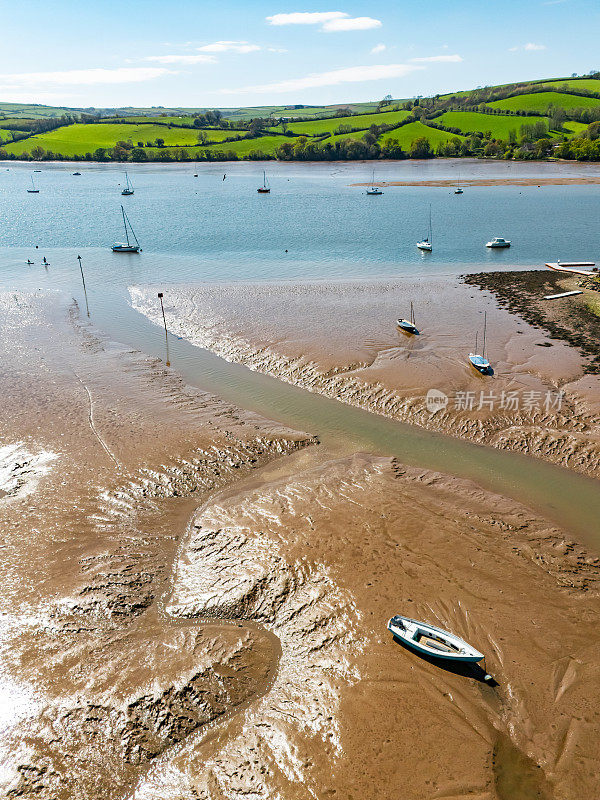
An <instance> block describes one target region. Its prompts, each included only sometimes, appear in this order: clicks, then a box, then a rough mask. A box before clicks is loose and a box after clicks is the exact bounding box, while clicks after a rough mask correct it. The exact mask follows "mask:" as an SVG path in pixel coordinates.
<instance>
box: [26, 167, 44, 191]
mask: <svg viewBox="0 0 600 800" xmlns="http://www.w3.org/2000/svg"><path fill="white" fill-rule="evenodd" d="M40 172H41V170H40ZM27 191H28V192H29V194H39V193H40V190H39V189H36V188H35V183H34V182H33V175H32V176H31V189H27Z"/></svg>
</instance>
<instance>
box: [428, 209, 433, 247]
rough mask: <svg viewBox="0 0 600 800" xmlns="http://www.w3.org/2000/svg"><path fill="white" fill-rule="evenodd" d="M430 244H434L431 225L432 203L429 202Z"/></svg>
mask: <svg viewBox="0 0 600 800" xmlns="http://www.w3.org/2000/svg"><path fill="white" fill-rule="evenodd" d="M429 244H431V245H432V244H433V228H432V227H431V203H429Z"/></svg>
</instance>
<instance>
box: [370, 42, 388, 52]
mask: <svg viewBox="0 0 600 800" xmlns="http://www.w3.org/2000/svg"><path fill="white" fill-rule="evenodd" d="M385 49H386V46H385V45H384V44H376V45H375V47H373V49H372V50H371V52H372V53H373V54H377V53H383V51H384V50H385Z"/></svg>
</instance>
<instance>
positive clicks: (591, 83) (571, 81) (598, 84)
mask: <svg viewBox="0 0 600 800" xmlns="http://www.w3.org/2000/svg"><path fill="white" fill-rule="evenodd" d="M541 83H542V84H543V85H544V86H557V87H558V88H559V89H562V87H563V86H568V87H569V89H573V90H574V91H577V90H578V89H583V90H585V91H587V92H600V80H598V79H597V78H567V80H565V81H541Z"/></svg>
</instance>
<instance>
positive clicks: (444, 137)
mask: <svg viewBox="0 0 600 800" xmlns="http://www.w3.org/2000/svg"><path fill="white" fill-rule="evenodd" d="M422 136H424V137H425V138H426V139H428V141H429V143H430V144H431V146H432V147H433V148H434V149H435V148H436V147H437V146H438V144H441V143H444V144H445V143H446V142H449V141H450V140H451V139H463V138H464V137H463V136H457V135H456V134H454V133H448V132H447V131H438V130H436V128H428V127H427V125H423V123H422V122H409V123H408V125H403V126H402V127H401V128H397V129H396V130H395V131H388V133H384V134H383V135H382V136H380V137H379V140H378V141H379V143H380V144H383V143H384V142H387V141H392V140H393V141H395V142H398V144H399V145H400V146H401V147H402V149H403V150H410V146H411V144H412V143H413V142H414V141H415V139H420V138H421V137H422Z"/></svg>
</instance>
